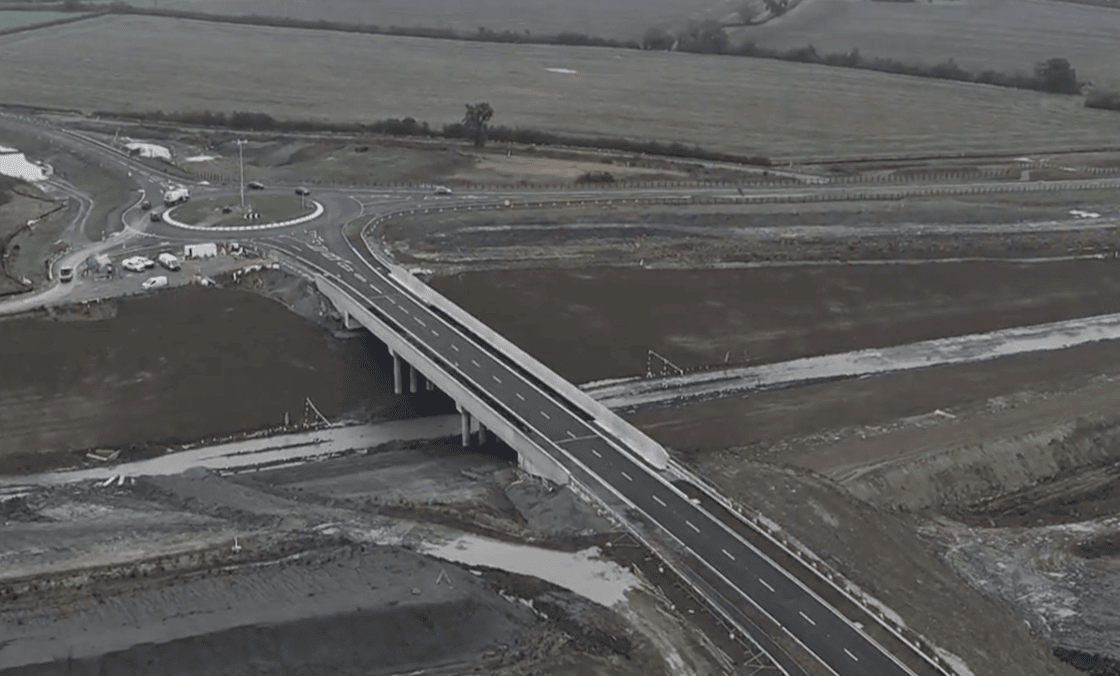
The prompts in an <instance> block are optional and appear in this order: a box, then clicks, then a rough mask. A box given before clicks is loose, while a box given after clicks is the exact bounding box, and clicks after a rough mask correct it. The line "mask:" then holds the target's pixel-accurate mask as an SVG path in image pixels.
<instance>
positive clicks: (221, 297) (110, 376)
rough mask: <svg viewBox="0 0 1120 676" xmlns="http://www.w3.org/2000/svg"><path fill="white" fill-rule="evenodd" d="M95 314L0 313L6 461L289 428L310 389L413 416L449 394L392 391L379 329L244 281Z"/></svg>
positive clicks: (355, 405) (355, 406)
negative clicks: (288, 304) (296, 308)
mask: <svg viewBox="0 0 1120 676" xmlns="http://www.w3.org/2000/svg"><path fill="white" fill-rule="evenodd" d="M257 274H258V276H259V275H260V273H257ZM268 274H269V275H270V279H273V280H277V279H283V278H284V277H285V276H284V275H281V274H280V273H274V272H269V273H268ZM245 283H246V286H249V287H251V286H253V284H252V280H246V281H245ZM277 283H278V282H277ZM296 286H298V284H297V285H296ZM304 297H305V298H306V296H304ZM312 300H313V299H312ZM316 304H317V301H314V300H313V305H316ZM90 312H92V313H95V314H93V315H92V316H90V315H87V314H86V310H85V309H83V308H80V307H79V308H76V309H75V310H74V312H73V313H72V314H68V313H66V312H59V313H56V314H55V316H54V318H53V320H51V319H46V320H44V319H19V318H12V319H7V320H5V321H3V323H2V324H0V326H2V327H3V335H4V339H5V344H6V349H5V355H6V356H5V364H4V368H3V371H4V378H3V380H2V383H0V427H2V428H3V429H4V431H5V434H4V435H3V438H2V439H0V463H2V465H0V468H2V469H3V471H4V472H7V473H11V472H26V471H42V470H43V469H47V468H48V467H56V466H62V465H68V464H73V463H74V461H75V460H76V459H78V458H81V457H82V456H83V455H84V451H85V450H86V449H91V448H99V447H109V448H116V447H129V446H131V445H140V446H145V445H146V446H149V447H151V448H150V450H154V451H155V452H162V450H163V448H162V447H164V446H167V445H174V444H178V443H184V442H186V441H188V440H193V439H200V438H206V437H209V436H213V435H219V434H227V433H232V432H237V431H242V430H252V429H259V428H268V427H275V426H279V425H281V424H283V423H284V420H285V415H287V416H288V417H289V419H291V420H293V421H301V420H302V417H303V415H304V411H305V401H306V399H307V398H310V399H311V401H312V402H313V403H314V404H315V406H316V407H318V409H319V410H320V411H321V412H322V413H323V414H324V415H326V416H327V417H329V418H331V419H337V418H339V417H347V416H351V417H370V416H376V417H378V418H395V417H406V416H410V415H416V414H419V413H424V412H429V411H433V412H434V411H444V410H446V409H447V407H448V406H449V404H448V403H447V402H446V400H445V399H444V398H442V397H436V396H434V395H418V396H415V397H396V396H394V395H393V394H392V385H391V380H390V378H391V371H388V370H387V369H388V368H391V364H390V363H389V357H388V352H387V351H385V350H384V348H383V347H381V346H380V345H379V344H376V340H375V339H373V338H372V337H368V336H367V337H356V338H351V339H349V340H340V339H337V338H334V337H333V336H332V334H331V332H330V331H328V330H327V329H326V328H323V327H320V326H317V325H315V324H313V323H312V322H311V321H310V320H307V319H302V318H300V317H299V316H296V315H294V314H293V313H291V312H289V311H288V309H286V308H285V307H284V306H283V305H281V304H280V303H277V302H275V301H273V300H269V299H267V298H262V297H261V296H259V295H256V294H253V293H248V292H246V291H242V290H236V289H206V288H200V287H183V288H177V289H171V290H169V291H168V292H167V293H161V294H158V295H154V296H144V297H135V298H129V299H123V300H120V301H116V302H113V303H104V304H101V305H100V306H93V309H92V310H90ZM107 315H111V316H107ZM67 319H81V320H84V321H67ZM44 345H49V346H50V350H44V349H43V346H44ZM133 450H135V449H133ZM74 452H77V453H74Z"/></svg>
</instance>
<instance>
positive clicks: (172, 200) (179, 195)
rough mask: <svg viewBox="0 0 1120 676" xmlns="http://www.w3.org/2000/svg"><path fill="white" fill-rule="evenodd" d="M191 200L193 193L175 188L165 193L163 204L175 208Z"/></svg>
mask: <svg viewBox="0 0 1120 676" xmlns="http://www.w3.org/2000/svg"><path fill="white" fill-rule="evenodd" d="M190 198H191V191H190V190H187V189H186V188H175V189H173V190H168V191H167V192H165V193H163V203H164V205H165V206H169V207H171V206H175V205H176V204H180V203H182V202H186V201H187V200H189V199H190Z"/></svg>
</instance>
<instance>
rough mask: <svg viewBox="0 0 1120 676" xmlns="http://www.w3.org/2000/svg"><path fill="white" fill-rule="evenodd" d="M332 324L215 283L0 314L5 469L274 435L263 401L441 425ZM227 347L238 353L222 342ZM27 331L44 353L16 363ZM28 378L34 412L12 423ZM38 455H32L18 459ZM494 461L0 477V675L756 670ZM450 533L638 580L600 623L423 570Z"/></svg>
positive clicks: (646, 572) (345, 461)
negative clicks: (395, 391)
mask: <svg viewBox="0 0 1120 676" xmlns="http://www.w3.org/2000/svg"><path fill="white" fill-rule="evenodd" d="M220 279H221V280H222V281H223V282H224V283H227V284H231V283H232V280H230V279H229V278H220ZM337 324H338V323H337V318H335V317H333V316H332V313H331V312H330V310H329V309H328V308H325V307H324V306H323V305H322V303H321V299H319V298H318V297H317V296H315V295H314V294H312V293H310V289H309V287H308V286H307V284H306V282H304V281H302V280H299V279H296V278H293V277H290V276H288V275H285V274H283V273H281V272H278V271H271V270H265V271H259V272H255V273H250V274H247V275H243V276H241V277H240V280H239V284H238V285H237V288H222V289H206V288H199V287H184V288H182V289H175V290H172V291H169V292H166V293H159V294H155V295H152V296H149V297H143V298H130V299H125V300H122V301H120V302H105V303H101V304H95V305H91V306H89V307H88V308H87V307H85V306H75V307H73V308H60V309H57V310H56V311H54V312H52V313H50V314H46V313H32V314H31V315H29V316H24V317H16V318H9V319H7V320H5V321H3V322H0V329H2V335H3V336H4V338H5V339H7V340H10V341H12V344H13V345H17V346H18V348H15V347H13V349H11V350H10V351H7V352H6V353H5V354H6V356H7V357H8V359H6V361H5V363H4V373H5V375H7V374H9V373H10V374H12V378H11V380H8V379H5V380H4V384H5V385H9V384H10V388H9V389H8V390H7V391H6V392H5V394H6V396H5V397H4V403H5V404H6V405H7V408H6V409H5V415H7V416H8V417H7V418H6V419H5V420H4V424H5V427H4V429H5V432H7V431H8V430H9V429H11V430H14V431H15V432H20V433H19V434H15V433H13V434H11V435H7V434H6V435H5V437H4V440H3V443H4V444H6V446H5V452H6V455H5V457H4V458H3V460H4V464H3V468H4V470H5V473H12V472H28V471H32V470H38V469H43V468H46V467H52V466H63V465H74V464H85V465H92V466H96V467H99V468H100V467H105V466H104V465H103V464H102V463H101V462H95V461H92V460H89V459H87V458H85V457H84V450H85V449H88V448H91V447H107V448H117V449H118V450H121V451H123V452H122V455H121V457H120V458H119V459H117V460H115V461H113V462H122V461H126V460H129V459H137V458H141V457H146V456H151V455H162V454H164V453H165V452H167V450H168V449H172V450H174V449H176V448H178V447H179V446H180V445H182V444H184V443H185V442H187V441H197V440H200V439H205V438H206V437H214V436H222V437H224V436H227V435H229V434H230V433H234V436H236V432H238V431H245V430H246V429H248V428H249V427H250V425H249V424H247V421H248V422H249V423H251V422H253V421H254V420H256V421H257V422H258V424H259V425H260V426H265V427H275V426H276V425H277V424H278V423H279V422H281V421H282V416H283V412H286V411H280V407H289V406H290V412H291V417H292V424H293V425H296V424H300V423H302V422H303V419H302V417H303V415H304V413H305V408H304V397H305V396H310V397H311V398H312V399H313V400H314V402H315V404H316V406H317V407H318V408H319V410H320V411H322V412H323V413H324V414H325V415H327V416H328V417H329V418H331V419H332V420H333V419H339V418H362V419H388V418H400V417H406V416H417V415H423V414H427V413H432V412H439V411H444V410H449V409H448V408H447V407H448V406H449V403H448V402H447V401H446V400H445V399H444V398H443V397H442V395H438V394H436V395H417V396H406V397H397V396H394V395H392V394H391V389H390V387H391V386H390V385H389V381H388V376H387V375H386V374H387V370H386V368H387V366H388V364H387V360H386V359H385V356H384V354H383V353H385V354H387V351H385V350H384V348H383V346H381V345H380V344H378V343H376V342H375V341H374V342H371V340H372V339H364V338H361V337H349V338H341V337H337V336H353V332H343V331H339V330H338V329H339V327H338V325H337ZM60 336H62V338H61V340H63V342H62V343H59V342H58V341H59V340H60ZM66 336H69V337H68V338H67V337H66ZM245 336H251V337H253V344H254V346H255V347H256V348H257V349H255V350H253V351H248V352H247V351H245V350H244V349H243V348H242V347H239V346H241V345H244V340H243V338H244V337H245ZM237 337H240V338H241V339H242V340H235V338H237ZM48 340H49V341H51V342H50V344H52V345H54V346H58V347H57V348H54V349H53V350H52V352H51V353H50V355H47V356H42V357H40V356H37V355H40V354H41V352H42V350H41V349H40V350H36V346H37V345H40V344H41V343H40V341H48ZM121 340H124V341H126V342H125V343H123V344H122V343H121ZM231 341H233V342H231ZM42 344H45V343H42ZM235 348H236V349H235ZM285 381H289V382H285ZM250 382H251V383H254V386H252V387H249V388H247V387H246V384H247V383H250ZM291 383H294V385H293V386H291V387H289V384H291ZM95 384H101V385H100V389H98V388H97V387H95ZM34 387H38V388H39V389H38V390H35V391H34V393H33V396H38V397H39V398H38V399H36V400H35V401H36V402H37V409H36V410H38V409H44V410H46V411H49V415H50V416H52V417H48V413H43V414H40V415H41V416H42V417H41V418H40V423H41V424H39V425H38V427H37V428H36V427H35V426H34V425H33V424H32V423H31V422H30V421H27V422H22V423H20V424H19V425H17V424H16V423H17V422H19V421H20V420H22V419H24V418H26V416H27V413H26V411H27V410H28V408H27V407H28V406H29V401H28V398H29V395H28V391H29V390H31V389H32V388H34ZM246 392H248V393H249V394H250V395H251V396H246ZM254 393H255V394H254ZM20 395H22V397H21V396H20ZM75 401H80V402H83V406H82V409H81V411H79V412H78V413H74V412H72V411H71V410H70V408H72V407H73V404H74V402H75ZM21 406H22V407H23V408H20V407H21ZM21 411H22V412H23V413H22V417H21V413H20V412H21ZM137 411H140V412H141V414H137ZM277 412H279V413H280V416H277V415H276V413H277ZM254 416H257V417H256V418H254ZM43 421H47V423H43ZM43 439H51V440H53V441H52V442H51V443H54V444H56V445H57V446H56V450H55V452H53V453H35V452H34V451H35V450H37V449H40V448H41V444H42V443H43V442H42V440H43ZM512 461H513V457H512V456H511V454H510V453H509V450H508V448H505V447H504V446H502V445H501V444H498V443H494V442H492V443H491V444H488V445H487V446H484V447H481V448H477V449H473V450H471V451H464V450H463V449H461V448H459V444H458V440H457V439H455V440H452V441H447V442H439V443H410V444H402V443H400V442H397V443H394V444H391V445H388V446H383V447H379V448H378V449H376V451H375V452H372V453H351V454H349V455H347V456H346V457H342V458H335V459H332V460H328V461H322V462H316V463H312V464H305V465H300V466H294V467H287V468H283V469H273V470H271V471H261V472H251V473H247V474H240V475H232V474H228V473H227V474H217V473H214V472H212V471H209V470H204V469H201V468H196V469H193V470H189V471H188V472H186V473H185V474H178V475H169V476H148V477H142V478H139V479H137V480H129V481H124V480H121V481H119V482H114V483H113V484H112V485H111V486H107V485H106V484H105V483H104V482H102V481H100V480H98V481H91V480H86V481H82V482H79V483H77V484H73V485H63V486H50V487H42V486H40V487H35V486H33V485H31V484H27V485H26V486H29V487H30V489H29V490H28V489H27V488H25V485H24V484H20V481H19V479H17V480H16V485H15V486H14V488H10V489H9V490H7V491H5V492H4V496H3V498H0V520H2V521H3V532H4V537H3V538H0V561H2V562H3V566H2V567H0V620H2V621H3V623H4V624H3V626H4V627H5V628H4V630H3V632H2V634H3V636H4V639H3V640H2V641H0V671H4V673H13V674H54V673H74V670H78V671H79V672H90V673H94V672H101V671H111V672H112V673H123V674H130V673H137V674H140V673H153V671H158V672H159V673H184V674H185V673H204V672H212V671H213V670H215V669H220V670H223V673H244V674H258V673H274V672H275V671H276V670H277V669H284V670H289V671H290V670H297V671H300V672H301V673H302V672H307V671H310V672H322V671H331V672H332V673H398V672H401V671H406V672H407V671H413V670H416V669H419V668H423V669H427V670H428V672H427V673H435V674H439V673H449V674H450V673H462V672H464V671H470V670H472V669H481V670H483V671H485V672H486V673H494V674H506V675H508V676H520V675H522V674H530V673H540V672H541V671H542V670H545V671H547V673H549V674H572V675H573V676H574V675H575V674H628V673H633V674H647V673H648V674H659V673H676V674H697V675H699V674H713V673H731V672H732V671H733V670H734V665H735V664H742V663H746V662H752V663H756V664H757V660H758V658H757V656H755V655H754V654H753V653H751V652H750V650H749V649H747V648H746V647H745V646H744V645H742V644H741V643H738V642H736V641H733V640H729V639H728V638H727V634H726V633H725V630H724V629H723V628H722V627H721V626H720V625H718V623H717V622H716V621H715V620H714V619H713V618H712V617H711V616H710V615H707V614H705V613H704V612H703V609H702V608H700V607H698V606H696V604H695V603H694V602H692V601H691V599H690V598H689V597H688V595H687V594H686V593H684V592H683V591H681V590H680V589H679V587H678V586H677V585H679V584H680V583H679V581H677V580H676V579H675V577H674V576H673V574H672V573H671V572H666V571H658V570H657V567H656V558H654V557H653V555H652V553H650V552H648V551H646V550H645V549H644V548H641V547H638V546H636V544H635V543H634V542H633V540H632V539H630V538H628V537H624V536H622V534H620V533H618V532H616V531H615V529H614V528H613V527H612V526H611V525H610V523H609V522H607V521H606V520H605V519H603V518H601V517H599V516H597V515H596V514H595V513H594V512H591V511H589V510H588V508H587V507H586V506H585V505H583V503H581V502H580V501H579V500H577V499H576V498H575V497H574V496H573V495H572V494H571V493H570V492H568V491H566V490H555V489H554V487H549V486H546V485H544V484H542V483H540V482H537V481H535V480H533V479H532V478H531V477H524V476H521V475H519V473H518V472H517V470H516V469H515V467H514V466H513V465H512V464H511V462H512ZM111 466H112V463H110V466H109V467H110V468H111ZM28 480H31V477H29V478H28ZM13 496H14V497H13ZM463 534H476V535H481V536H484V537H488V538H495V539H496V540H495V541H500V542H505V543H521V542H532V543H534V544H536V545H538V546H544V547H551V548H555V549H557V550H560V551H581V552H587V551H591V550H589V549H588V548H596V549H595V551H601V552H603V553H604V555H607V556H610V558H611V559H612V560H614V561H616V562H617V563H618V565H619V566H621V568H618V569H619V570H629V571H632V574H633V575H636V576H637V579H638V580H640V582H641V585H640V586H639V587H638V588H634V589H631V590H630V591H627V592H626V593H625V597H624V598H625V600H624V601H622V602H621V605H619V604H612V605H611V607H609V608H608V607H603V606H602V605H599V604H597V603H596V602H593V601H591V600H589V599H588V598H585V597H583V596H580V595H579V594H576V593H573V592H572V591H570V590H568V589H566V588H562V587H558V586H556V585H555V584H552V583H548V582H544V581H542V580H540V579H536V578H533V577H526V576H524V575H519V574H514V573H508V572H504V571H502V570H499V569H498V566H499V565H500V562H498V563H496V564H495V567H493V568H491V567H487V566H462V565H457V564H454V563H448V562H446V561H441V560H439V559H435V558H432V557H431V556H429V555H425V554H424V553H423V552H424V551H427V550H426V548H427V547H431V546H433V545H435V544H438V543H441V542H447V541H449V540H454V539H455V538H457V537H460V536H462V535H463ZM612 544H614V547H612V546H611V545H612ZM591 558H592V559H596V555H594V554H593V553H592V554H591ZM651 561H652V562H654V563H651ZM558 565H563V564H562V563H561V564H558ZM577 570H578V569H577ZM587 575H589V576H590V575H591V574H590V573H588V574H587ZM664 590H668V592H667V594H666V591H664ZM171 609H174V610H171ZM678 609H679V610H678ZM686 610H687V611H688V614H687V615H686V614H685V612H686ZM721 636H722V637H724V638H723V639H722V640H721V639H720V637H721ZM711 637H715V641H714V642H713V639H712V638H711ZM310 646H317V648H316V649H315V650H311V649H309V647H310ZM666 665H671V669H672V671H671V672H670V671H666V668H667V667H666Z"/></svg>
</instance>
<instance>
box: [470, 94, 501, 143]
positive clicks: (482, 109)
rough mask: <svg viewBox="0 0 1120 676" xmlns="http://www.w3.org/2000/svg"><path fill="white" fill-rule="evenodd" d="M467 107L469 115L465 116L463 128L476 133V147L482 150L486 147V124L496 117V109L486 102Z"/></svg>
mask: <svg viewBox="0 0 1120 676" xmlns="http://www.w3.org/2000/svg"><path fill="white" fill-rule="evenodd" d="M466 105H467V114H466V115H464V116H463V126H464V127H466V128H467V129H469V130H470V131H472V132H474V145H475V147H476V148H481V147H482V146H484V145H486V123H487V122H489V121H490V118H492V117H494V109H493V108H492V107H490V104H489V103H486V102H485V101H484V102H482V103H473V104H472V103H468V104H466Z"/></svg>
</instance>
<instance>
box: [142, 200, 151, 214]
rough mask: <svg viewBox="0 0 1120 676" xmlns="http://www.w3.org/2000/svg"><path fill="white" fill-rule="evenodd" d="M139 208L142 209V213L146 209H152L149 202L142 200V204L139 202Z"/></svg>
mask: <svg viewBox="0 0 1120 676" xmlns="http://www.w3.org/2000/svg"><path fill="white" fill-rule="evenodd" d="M140 208H141V209H143V210H144V211H147V210H148V209H151V208H152V202H151V200H144V201H143V202H141V203H140Z"/></svg>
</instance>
